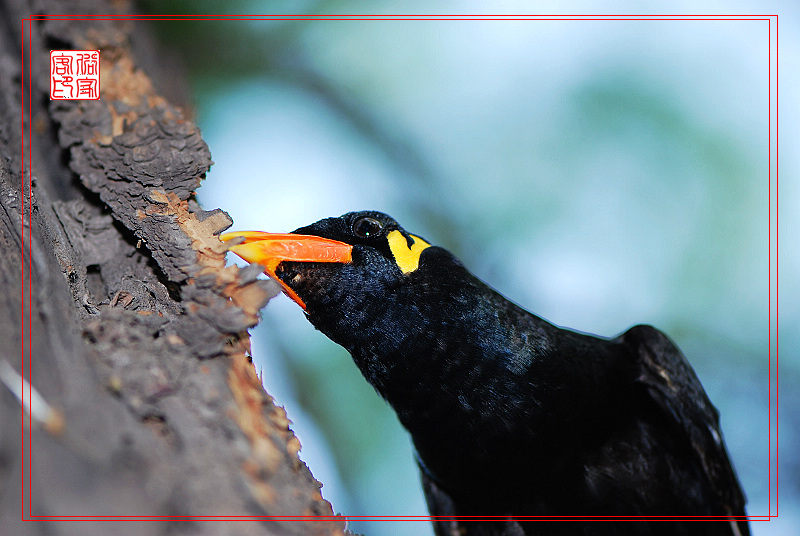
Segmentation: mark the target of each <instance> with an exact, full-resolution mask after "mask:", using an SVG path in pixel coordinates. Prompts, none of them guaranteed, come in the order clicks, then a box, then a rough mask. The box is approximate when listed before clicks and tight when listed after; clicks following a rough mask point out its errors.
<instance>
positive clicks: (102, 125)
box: [0, 0, 344, 535]
mask: <svg viewBox="0 0 800 536" xmlns="http://www.w3.org/2000/svg"><path fill="white" fill-rule="evenodd" d="M128 9H129V7H128V6H127V5H126V4H124V3H121V2H103V1H101V0H94V1H93V0H85V1H80V2H71V3H69V4H68V5H65V3H64V2H56V1H52V2H49V1H42V2H33V5H28V4H27V3H26V2H23V1H22V0H13V1H8V2H6V3H5V5H3V6H0V12H1V13H2V17H3V18H4V19H5V20H6V21H8V24H6V25H4V26H2V29H0V155H1V156H4V157H5V158H3V159H0V189H1V190H0V206H1V207H2V210H0V248H2V257H1V258H0V268H1V269H0V281H1V282H2V285H3V286H2V289H3V299H2V301H0V304H2V305H1V306H0V307H1V308H2V311H3V321H2V324H1V325H0V337H2V340H3V341H5V343H6V344H4V345H3V346H2V350H0V360H2V361H4V362H5V363H7V364H8V365H10V367H11V368H13V371H12V372H10V373H8V369H9V367H7V366H5V365H4V364H3V363H0V368H2V367H5V369H4V370H6V373H4V374H5V376H4V377H5V379H4V383H0V426H2V434H1V435H0V477H2V478H0V534H44V533H48V534H72V533H80V534H84V535H92V534H109V533H111V532H114V533H119V534H127V533H131V534H166V533H172V532H178V533H179V532H184V531H186V532H190V533H192V534H217V533H219V534H341V533H342V531H343V529H344V522H343V521H342V520H341V518H336V517H334V516H333V511H332V509H331V506H330V504H329V503H328V502H327V501H325V500H324V499H323V498H322V496H321V494H320V484H319V483H318V482H317V481H316V480H315V479H314V478H313V476H312V475H311V473H310V472H309V471H308V469H307V467H306V466H305V464H303V462H302V461H300V459H299V457H298V451H299V448H300V446H299V442H298V440H297V438H296V437H295V436H294V434H293V433H292V431H291V429H290V428H289V425H290V422H289V420H288V419H287V417H286V413H285V412H284V411H283V409H282V408H280V407H277V406H275V405H274V403H273V400H272V398H271V397H270V395H269V394H267V393H266V392H264V390H263V387H262V386H261V382H260V381H259V379H258V377H257V376H256V374H255V371H254V369H253V366H252V363H251V362H250V359H249V338H248V334H247V329H248V328H249V327H252V326H253V325H255V324H256V323H257V321H258V310H259V309H260V308H261V307H262V306H263V305H264V304H265V303H266V302H267V300H269V298H270V297H271V296H273V295H274V293H275V290H274V288H273V287H272V286H271V285H270V284H269V283H267V282H265V281H263V280H259V279H257V275H258V268H257V267H250V268H246V269H240V268H237V267H233V266H232V267H227V268H226V267H225V261H224V257H225V246H224V245H223V244H222V243H221V242H220V241H219V239H218V238H217V237H216V235H217V234H219V232H221V231H222V230H224V229H225V228H227V227H229V226H230V224H231V220H230V218H229V217H228V215H227V214H226V213H225V212H224V211H222V210H212V211H204V210H202V209H201V208H200V207H199V205H198V204H197V203H196V202H195V201H194V199H193V195H194V190H195V189H196V188H197V186H198V185H199V183H200V181H201V180H202V178H203V177H204V175H205V173H206V171H207V170H208V168H209V166H210V165H211V164H212V162H211V157H210V152H209V150H208V147H207V146H206V144H205V142H204V141H203V140H202V138H201V136H200V132H199V130H198V129H197V127H196V125H194V124H193V123H192V122H191V121H190V120H188V119H186V117H185V114H184V112H183V111H182V110H181V109H179V108H178V107H176V106H174V105H172V104H171V103H170V102H168V101H167V100H166V99H165V98H164V97H162V96H161V95H160V94H159V93H158V92H157V90H156V89H155V88H154V87H153V84H152V83H151V81H150V80H151V79H150V77H149V76H148V74H147V73H145V72H144V71H143V70H142V69H141V68H140V67H139V65H140V64H141V63H142V62H141V61H140V58H138V57H137V56H136V55H135V53H134V52H133V51H134V50H140V49H146V48H148V47H150V48H152V44H151V43H147V44H146V45H145V46H143V45H142V43H141V41H142V40H143V39H146V37H145V36H146V34H145V33H143V32H139V31H137V30H138V29H139V26H140V25H141V24H142V23H133V22H130V21H124V20H114V21H100V20H83V21H75V20H73V21H53V20H46V21H34V22H33V23H32V26H31V30H32V34H31V35H32V38H31V46H32V51H31V61H32V77H31V81H32V91H31V103H30V105H31V113H30V116H28V112H27V95H25V99H26V110H25V113H24V114H23V115H22V116H21V115H20V98H21V96H20V77H21V76H23V71H22V69H21V66H20V48H19V47H20V39H21V35H20V34H19V21H20V19H21V18H23V17H28V16H30V14H31V13H36V14H50V13H53V14H55V13H74V14H81V15H86V14H92V13H95V14H108V13H116V14H125V13H127V11H126V10H128ZM137 40H138V41H139V42H138V43H137ZM62 48H63V49H87V50H89V49H90V50H100V55H101V62H102V63H101V77H102V78H101V83H100V87H101V99H100V100H98V101H56V102H50V101H49V100H48V73H47V70H48V53H49V50H50V49H62ZM149 65H151V66H152V65H153V64H152V63H150V64H149ZM159 74H160V78H162V79H169V76H164V73H159ZM24 76H25V79H26V80H27V75H24ZM21 122H22V123H23V126H24V130H25V132H27V130H28V126H29V125H30V126H31V127H32V128H31V130H32V141H31V144H30V147H27V142H26V146H25V151H26V153H27V152H28V151H30V166H31V169H32V187H31V191H29V190H28V188H27V185H26V186H25V187H23V177H22V175H21V168H22V161H21V155H20V150H21V146H22V139H21V138H20V132H19V130H20V124H21ZM26 159H27V157H26ZM26 167H27V166H26ZM26 179H27V177H26ZM29 199H30V204H29ZM23 231H24V235H23ZM23 237H24V239H23ZM29 243H30V249H28V244H29ZM23 244H24V248H23ZM21 278H22V280H21ZM29 289H30V290H29ZM28 293H30V295H28ZM29 318H30V324H29V323H28V322H29V320H28V319H29ZM20 328H22V329H20ZM20 351H22V355H23V356H24V357H25V363H24V364H25V367H24V371H23V370H22V365H23V363H22V359H21V357H20ZM28 356H30V357H31V359H30V363H28V361H27V358H28ZM20 371H22V375H23V376H24V377H25V378H27V379H28V380H29V381H30V384H31V385H32V386H33V388H34V389H35V390H36V392H37V393H39V394H40V395H41V397H42V399H43V400H44V401H45V402H46V406H42V405H41V404H40V406H39V410H41V409H42V408H43V407H44V408H45V409H46V410H45V411H44V413H42V412H39V413H37V410H36V408H33V409H32V410H31V414H30V415H29V414H28V413H27V412H25V411H23V410H22V409H21V405H20V400H19V399H18V398H17V397H16V396H15V395H14V394H13V393H12V390H11V388H10V387H13V385H12V384H14V382H13V381H12V382H9V381H8V378H9V377H10V376H9V374H10V375H11V376H15V375H16V374H19V373H20ZM15 381H16V382H17V383H16V385H17V386H19V385H20V384H21V381H22V380H15ZM6 384H9V385H6ZM23 432H24V433H23ZM29 433H30V435H29ZM20 435H22V437H20ZM29 437H30V442H29V441H28V438H29ZM28 453H30V461H31V465H30V466H29V465H28V464H29V460H28ZM23 469H24V470H23ZM28 473H30V480H28V478H27V477H28ZM23 477H24V478H23ZM28 494H30V503H29V500H28ZM21 495H25V497H24V500H23V501H22V504H21V498H22V497H21ZM28 504H30V511H28V508H27V506H28ZM36 516H82V517H83V518H85V519H84V520H82V521H53V520H34V521H23V520H22V518H23V517H24V518H25V519H30V518H31V517H34V518H35V517H36ZM98 516H166V517H167V518H170V519H160V520H155V521H149V522H144V521H137V522H134V521H129V522H122V521H111V522H109V521H101V520H100V518H99V517H98ZM181 516H189V517H194V516H216V517H218V518H223V520H216V521H205V520H198V519H195V520H179V519H177V518H179V517H181ZM231 516H277V517H278V518H279V519H273V520H257V521H233V520H229V519H228V520H224V518H230V517H231ZM297 516H326V517H327V518H329V519H327V520H326V519H309V520H289V519H287V518H291V517H297ZM112 524H113V525H114V526H113V527H112V526H111V525H112Z"/></svg>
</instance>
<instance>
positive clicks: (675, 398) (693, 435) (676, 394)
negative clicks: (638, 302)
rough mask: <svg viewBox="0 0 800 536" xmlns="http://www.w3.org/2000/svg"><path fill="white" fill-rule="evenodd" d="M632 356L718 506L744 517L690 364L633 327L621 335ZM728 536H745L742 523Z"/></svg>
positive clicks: (649, 330) (653, 333)
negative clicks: (689, 448) (686, 445)
mask: <svg viewBox="0 0 800 536" xmlns="http://www.w3.org/2000/svg"><path fill="white" fill-rule="evenodd" d="M620 340H621V342H623V343H625V344H626V345H628V346H629V347H630V348H631V349H632V350H633V351H634V354H635V355H636V358H637V360H638V365H639V376H638V378H637V381H638V382H639V383H641V384H642V385H644V386H645V388H646V391H647V393H648V395H649V397H650V399H651V400H652V401H653V402H654V403H655V406H656V407H657V408H658V409H659V410H660V411H661V412H662V413H663V415H664V416H665V418H666V419H667V421H668V422H670V423H671V424H672V425H673V427H674V430H673V433H676V434H681V435H683V436H684V437H685V438H686V440H687V441H688V442H689V443H690V444H691V446H692V449H693V450H694V452H695V453H696V455H697V459H698V460H699V461H700V463H701V465H702V468H703V471H704V472H705V475H706V477H707V479H708V482H709V483H710V485H711V488H712V490H713V492H714V493H715V494H716V495H717V497H718V501H719V504H721V505H723V507H724V508H725V510H727V512H728V513H729V514H730V515H731V516H737V517H738V516H745V515H746V514H745V510H744V505H745V502H746V499H745V496H744V493H743V492H742V488H741V486H740V485H739V481H738V479H737V477H736V473H735V472H734V470H733V466H732V465H731V462H730V459H729V457H728V453H727V451H726V449H725V444H724V442H723V440H722V434H721V432H720V427H719V412H718V411H717V409H716V408H715V407H714V406H713V405H712V404H711V401H710V400H709V399H708V396H707V395H706V393H705V391H704V390H703V386H702V385H701V383H700V380H699V379H698V378H697V376H696V375H695V373H694V370H692V367H691V365H689V362H688V361H687V360H686V358H685V357H684V355H683V354H682V353H681V351H680V350H679V349H678V347H677V346H675V344H673V342H672V341H671V340H669V338H667V336H666V335H664V334H663V333H662V332H660V331H659V330H657V329H655V328H654V327H652V326H646V325H639V326H634V327H632V328H631V329H629V330H628V331H626V332H625V333H624V334H622V335H621V336H620ZM731 528H732V534H734V535H741V536H746V535H749V534H750V530H749V527H748V524H747V521H746V520H741V521H738V522H734V521H731Z"/></svg>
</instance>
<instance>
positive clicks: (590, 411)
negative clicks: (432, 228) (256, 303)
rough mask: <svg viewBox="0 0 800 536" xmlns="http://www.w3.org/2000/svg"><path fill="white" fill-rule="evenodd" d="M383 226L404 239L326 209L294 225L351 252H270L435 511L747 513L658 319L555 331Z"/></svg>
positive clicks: (705, 410) (510, 526)
mask: <svg viewBox="0 0 800 536" xmlns="http://www.w3.org/2000/svg"><path fill="white" fill-rule="evenodd" d="M364 218H367V220H364ZM371 220H374V221H377V222H378V223H379V225H378V226H375V225H373V224H372V223H371ZM365 222H366V223H365ZM354 225H355V230H354ZM395 230H399V231H400V232H401V233H402V234H403V236H404V237H405V238H406V240H407V242H408V246H409V248H410V247H411V246H412V244H413V243H414V242H415V240H417V238H414V237H412V235H409V234H408V233H407V232H406V231H405V230H403V229H402V228H401V227H400V226H399V225H398V224H397V223H396V222H395V221H394V220H392V219H391V218H390V217H388V216H386V215H384V214H381V213H376V212H361V213H350V214H346V215H344V216H342V217H340V218H328V219H325V220H321V221H319V222H317V223H315V224H312V225H310V226H308V227H304V228H301V229H298V230H296V231H295V233H298V234H308V235H315V236H321V237H325V238H330V239H333V240H338V241H342V242H346V243H348V244H352V245H353V246H354V247H353V250H352V262H350V263H347V264H341V263H298V262H283V263H281V264H280V265H279V266H278V268H277V270H276V274H277V276H278V277H279V278H280V279H281V280H282V281H283V282H284V283H285V284H286V285H288V286H289V287H291V288H292V289H293V290H294V291H295V292H296V293H297V295H298V296H300V298H302V300H303V301H304V302H305V305H306V313H307V315H308V319H309V320H310V321H311V323H312V324H313V325H314V326H315V327H316V328H317V329H319V330H320V331H322V332H323V333H324V334H326V335H327V336H328V337H330V338H331V339H332V340H333V341H335V342H337V343H338V344H340V345H342V346H344V347H345V348H346V349H347V350H348V351H349V352H350V353H351V355H352V356H353V359H354V361H355V363H356V365H357V366H358V367H359V369H360V370H361V371H362V373H363V374H364V376H365V378H366V379H367V381H369V382H370V383H371V384H372V385H373V386H374V387H375V389H376V390H377V391H378V393H379V394H380V395H381V396H383V397H384V398H385V399H386V400H387V401H388V402H389V404H391V406H392V407H393V408H394V410H395V412H396V413H397V416H398V418H399V420H400V422H401V423H402V424H403V426H405V427H406V429H408V431H409V432H410V434H411V437H412V438H413V441H414V445H415V447H416V449H417V452H418V461H419V464H420V468H421V471H422V480H423V487H424V489H425V493H426V498H427V501H428V504H429V508H430V511H431V515H435V516H476V515H477V516H506V517H514V516H649V517H651V518H652V517H654V516H682V517H692V516H735V517H741V516H745V515H746V514H745V510H744V504H745V499H744V495H743V493H742V491H741V488H740V486H739V483H738V481H737V478H736V475H735V473H734V471H733V469H732V467H731V464H730V461H729V459H728V455H727V453H726V450H725V446H724V444H723V442H722V439H721V433H720V429H719V418H718V414H717V411H716V409H715V408H714V407H713V406H712V404H711V402H710V401H709V400H708V398H707V396H706V394H705V392H704V391H703V388H702V386H701V384H700V382H699V380H698V379H697V377H696V376H695V374H694V372H693V370H692V368H691V366H690V365H689V364H688V362H687V361H686V359H685V358H684V356H683V355H682V354H681V352H680V351H679V350H678V348H677V347H676V346H675V345H674V344H673V343H672V342H671V341H670V340H669V339H668V338H667V337H666V336H665V335H664V334H662V333H661V332H660V331H658V330H656V329H655V328H653V327H650V326H644V325H641V326H635V327H633V328H631V329H629V330H628V331H626V332H625V333H623V334H622V335H620V336H618V337H616V338H613V339H605V338H600V337H595V336H592V335H587V334H583V333H578V332H575V331H571V330H566V329H561V328H558V327H556V326H554V325H552V324H550V323H548V322H547V321H545V320H543V319H541V318H539V317H537V316H535V315H533V314H531V313H529V312H527V311H525V310H523V309H521V308H520V307H518V306H517V305H515V304H514V303H512V302H510V301H508V300H507V299H505V298H504V297H502V296H501V295H500V294H498V293H497V292H495V291H494V290H492V289H491V288H490V287H488V286H487V285H486V284H484V283H483V282H481V281H480V280H478V279H477V278H475V277H474V276H473V275H472V274H471V273H470V272H469V271H468V270H467V269H466V268H465V267H464V266H463V265H462V264H461V263H460V262H459V261H458V260H457V259H456V258H455V257H453V256H452V255H451V254H450V253H448V252H447V251H446V250H444V249H441V248H439V247H436V246H431V247H428V248H426V249H424V250H423V251H422V252H421V254H420V255H419V266H418V268H416V269H413V270H412V271H410V272H409V273H403V271H402V270H401V269H400V268H399V266H398V260H397V259H396V258H395V255H394V254H393V251H392V250H391V248H390V247H389V244H388V242H387V235H388V233H390V232H391V231H395ZM359 235H360V236H359ZM434 526H435V529H436V532H437V534H439V535H444V534H453V535H455V534H487V535H489V534H492V535H494V534H508V535H512V534H584V535H601V534H642V535H650V534H665V535H666V534H670V535H673V534H674V535H681V534H698V535H699V534H703V535H737V534H741V535H747V534H749V528H748V525H747V522H746V521H744V520H741V521H739V522H736V521H731V520H726V519H722V520H718V521H713V522H712V521H705V522H698V521H675V520H672V521H652V520H651V521H636V522H623V521H605V522H597V521H573V522H564V521H560V522H541V521H539V522H531V521H528V522H526V521H516V520H513V519H506V520H499V521H496V522H463V521H462V522H456V521H447V520H441V521H438V522H436V523H435V524H434Z"/></svg>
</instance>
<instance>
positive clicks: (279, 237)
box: [219, 231, 353, 310]
mask: <svg viewBox="0 0 800 536" xmlns="http://www.w3.org/2000/svg"><path fill="white" fill-rule="evenodd" d="M219 238H220V240H222V241H223V242H229V241H231V240H234V239H236V238H244V241H243V242H241V243H239V244H234V245H232V246H229V247H228V250H229V251H233V252H234V253H236V254H237V255H239V256H240V257H241V258H243V259H244V260H246V261H247V262H249V263H255V264H260V265H261V266H264V273H265V274H267V275H268V276H270V277H271V278H272V279H274V280H275V281H277V282H278V283H279V284H280V285H281V287H283V291H284V292H285V293H286V295H287V296H289V297H290V298H291V299H293V300H294V301H295V302H297V304H298V305H299V306H300V307H302V308H303V310H305V308H306V304H305V303H303V300H301V299H300V297H299V296H298V295H297V294H296V293H295V291H294V290H292V289H291V288H290V287H289V286H288V285H287V284H286V283H284V282H283V281H281V280H280V279H278V276H276V275H275V269H276V268H277V267H278V265H279V264H280V263H282V262H284V261H292V262H339V263H348V262H350V259H351V253H352V251H353V246H351V245H350V244H345V243H344V242H339V241H337V240H331V239H329V238H321V237H319V236H312V235H300V234H293V233H262V232H260V231H240V232H234V233H224V234H222V235H220V237H219Z"/></svg>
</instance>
